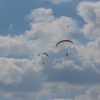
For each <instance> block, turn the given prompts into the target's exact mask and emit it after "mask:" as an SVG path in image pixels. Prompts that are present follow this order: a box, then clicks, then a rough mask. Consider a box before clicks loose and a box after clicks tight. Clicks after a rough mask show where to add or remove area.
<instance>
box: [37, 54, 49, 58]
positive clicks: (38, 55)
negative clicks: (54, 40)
mask: <svg viewBox="0 0 100 100" xmlns="http://www.w3.org/2000/svg"><path fill="white" fill-rule="evenodd" d="M41 54H45V55H47V56H48V57H49V55H48V54H47V53H41ZM38 56H40V54H38Z"/></svg>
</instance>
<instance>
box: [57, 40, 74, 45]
mask: <svg viewBox="0 0 100 100" xmlns="http://www.w3.org/2000/svg"><path fill="white" fill-rule="evenodd" d="M63 42H70V43H72V44H73V42H72V41H71V40H61V41H59V42H58V43H57V44H56V47H57V45H58V44H60V43H63Z"/></svg>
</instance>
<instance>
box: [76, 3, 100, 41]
mask: <svg viewBox="0 0 100 100" xmlns="http://www.w3.org/2000/svg"><path fill="white" fill-rule="evenodd" d="M77 10H78V14H79V15H80V16H81V17H82V18H83V20H84V21H85V22H86V24H85V25H84V27H83V29H82V32H83V34H84V35H85V36H87V37H88V38H89V39H92V40H93V39H96V38H97V37H99V36H100V34H99V32H100V2H90V1H89V2H86V1H84V2H81V3H79V4H78V7H77Z"/></svg>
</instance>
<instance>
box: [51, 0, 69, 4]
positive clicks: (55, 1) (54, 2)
mask: <svg viewBox="0 0 100 100" xmlns="http://www.w3.org/2000/svg"><path fill="white" fill-rule="evenodd" d="M49 1H51V2H52V3H53V4H60V3H62V2H69V1H70V0H49Z"/></svg>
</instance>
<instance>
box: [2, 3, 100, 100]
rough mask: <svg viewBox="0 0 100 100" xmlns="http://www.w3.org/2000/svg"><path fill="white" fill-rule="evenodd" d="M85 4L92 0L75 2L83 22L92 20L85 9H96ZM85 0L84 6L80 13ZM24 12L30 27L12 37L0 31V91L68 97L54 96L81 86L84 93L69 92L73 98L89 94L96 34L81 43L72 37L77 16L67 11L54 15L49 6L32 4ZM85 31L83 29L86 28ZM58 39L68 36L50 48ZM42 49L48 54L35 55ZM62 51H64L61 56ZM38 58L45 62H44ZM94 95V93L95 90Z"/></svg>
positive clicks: (97, 73)
mask: <svg viewBox="0 0 100 100" xmlns="http://www.w3.org/2000/svg"><path fill="white" fill-rule="evenodd" d="M87 4H88V6H90V5H93V4H92V2H87V3H86V2H82V3H80V4H79V5H78V8H77V9H78V13H79V14H80V15H81V16H82V17H83V19H85V21H86V22H87V23H86V25H88V23H93V19H95V17H94V16H93V18H92V17H91V16H88V15H87V14H86V12H85V11H87V10H88V9H97V8H96V6H95V5H94V6H93V7H90V8H88V7H87ZM85 5H86V7H87V8H88V9H87V10H86V9H84V10H85V11H83V12H84V13H81V12H80V11H81V10H82V9H83V8H84V7H83V6H85ZM81 7H83V8H81ZM98 8H99V7H98ZM91 11H92V12H93V10H89V12H90V13H91ZM97 12H98V10H97ZM39 16H41V17H39ZM88 17H89V18H88ZM90 17H91V18H90ZM25 18H26V19H29V20H31V23H30V27H31V28H30V30H27V31H25V32H24V33H23V34H22V35H18V36H14V37H11V36H5V37H4V36H0V56H1V58H0V69H1V70H0V85H1V88H0V93H1V94H2V95H4V96H6V97H9V98H17V99H21V100H22V99H24V100H25V99H28V98H30V100H31V99H33V98H34V100H40V98H41V97H45V98H50V99H53V100H72V99H71V98H69V99H68V98H67V99H63V98H61V99H60V98H57V97H56V96H57V95H59V94H61V93H64V92H66V93H67V95H68V94H75V93H76V92H77V94H78V93H79V92H80V91H83V88H85V91H87V92H86V94H80V96H74V97H75V100H79V98H83V96H84V95H85V97H84V98H83V99H85V98H87V95H90V94H92V90H91V89H92V87H90V86H89V85H94V84H99V83H100V80H99V77H100V68H99V65H100V62H99V58H100V53H99V51H100V46H99V45H100V38H99V37H98V36H96V37H95V38H96V39H95V40H94V41H90V42H88V43H87V44H86V46H84V45H82V44H81V43H78V41H77V40H75V39H74V38H72V37H71V36H72V35H73V34H76V33H77V32H79V31H80V29H79V27H78V22H77V21H76V20H74V19H72V18H70V17H67V16H61V17H60V18H56V17H55V16H54V15H53V11H52V9H45V8H38V9H35V10H32V11H31V13H30V14H29V15H27V16H26V17H25ZM67 25H69V27H68V28H67ZM95 25H97V23H95ZM98 25H99V24H98ZM94 29H95V28H94ZM83 30H84V28H83V29H82V31H83ZM86 32H87V33H89V32H88V30H87V31H86ZM84 34H85V32H84ZM88 35H89V34H88ZM97 37H98V38H97ZM62 39H71V40H72V41H73V42H74V44H67V43H64V44H60V45H59V46H58V47H57V48H56V47H55V45H56V43H57V42H58V41H60V40H62ZM42 52H46V53H48V54H49V55H50V57H48V58H47V57H43V56H39V57H38V54H39V53H42ZM66 53H68V54H69V55H68V56H66ZM21 57H22V58H21ZM42 61H44V62H45V64H44V65H42ZM87 87H88V88H87ZM69 91H70V93H69ZM90 91H91V92H90ZM8 92H9V93H8ZM94 97H95V96H94ZM94 97H93V98H94ZM96 98H99V95H98V94H97V95H96ZM91 100H92V99H91ZM98 100H99V99H98Z"/></svg>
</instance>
